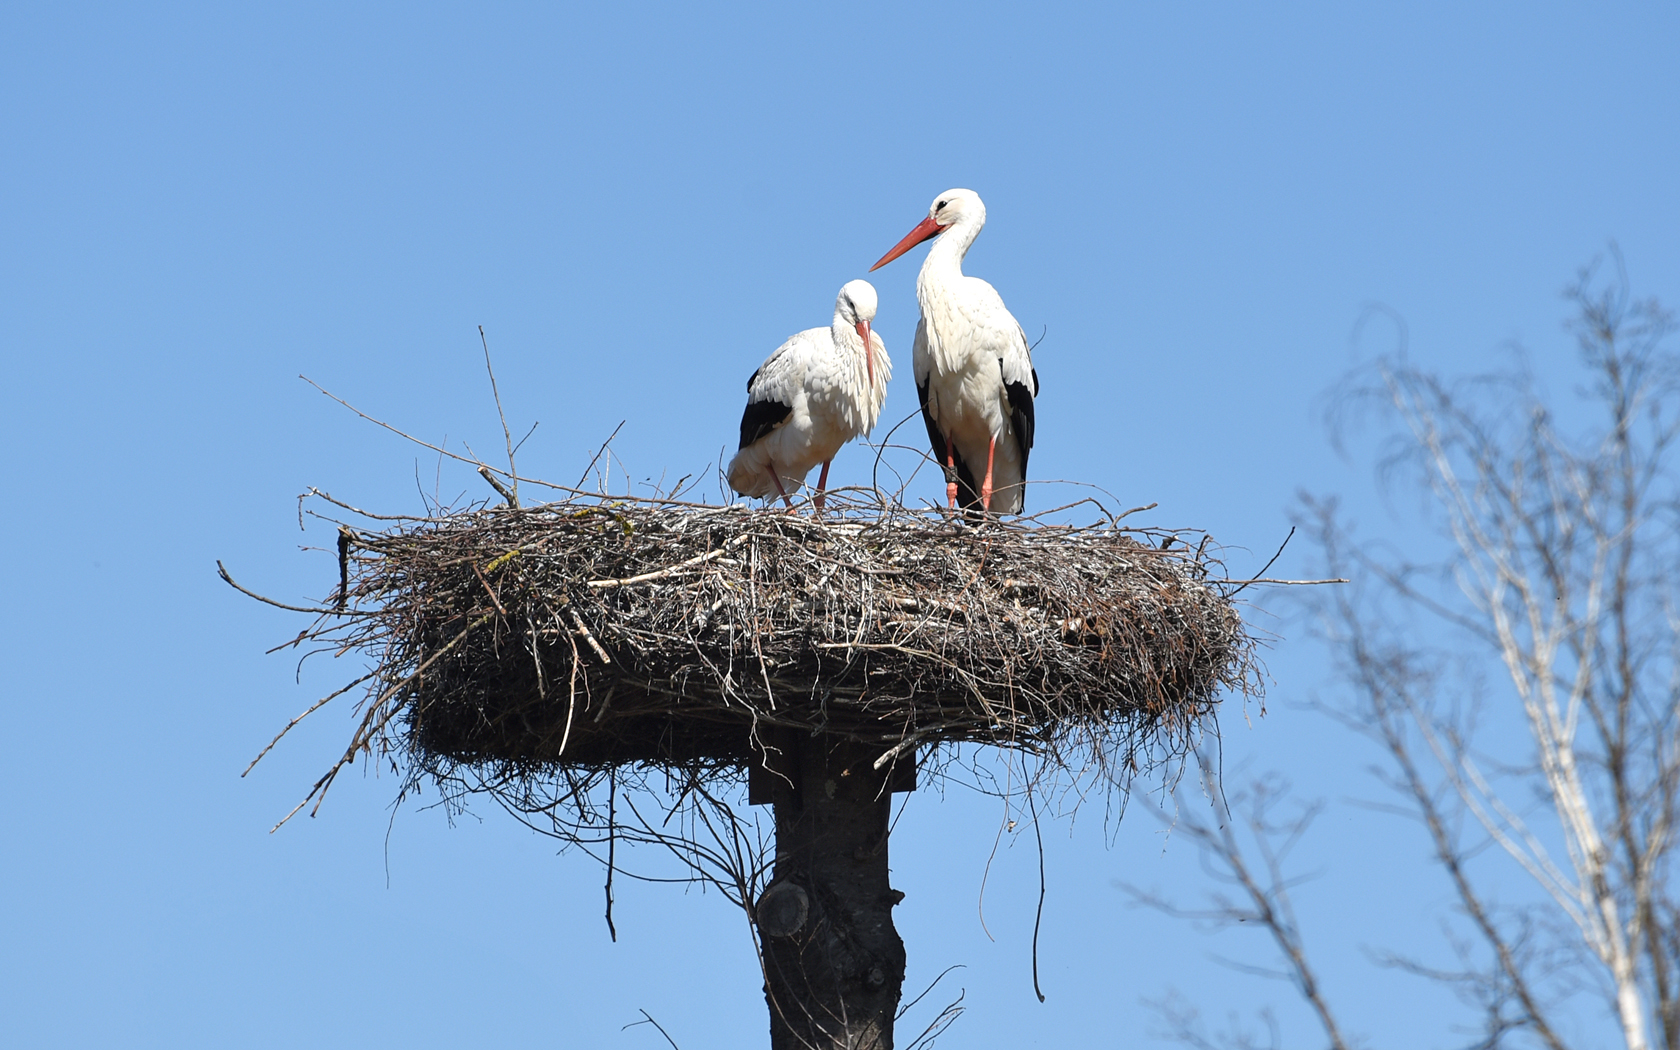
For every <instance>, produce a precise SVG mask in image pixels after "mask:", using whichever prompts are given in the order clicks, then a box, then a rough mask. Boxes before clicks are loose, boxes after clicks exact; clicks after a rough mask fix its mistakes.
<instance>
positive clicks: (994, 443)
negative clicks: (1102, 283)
mask: <svg viewBox="0 0 1680 1050" xmlns="http://www.w3.org/2000/svg"><path fill="white" fill-rule="evenodd" d="M985 225H986V206H985V205H984V204H982V203H980V195H979V194H977V193H975V192H974V191H973V190H946V191H945V192H944V193H941V194H940V195H939V196H938V197H936V198H934V201H933V206H932V207H930V208H929V209H928V217H927V218H925V219H923V220H922V221H921V223H920V224H918V225H917V226H916V228H915V229H913V230H911V231H910V233H909V234H908V235H907V236H906V237H905V238H904V239H903V240H902V241H899V242H898V244H897V245H895V246H894V247H893V250H892V251H890V252H888V253H887V254H886V255H883V256H882V257H881V261H880V262H878V263H876V264H875V265H874V266H871V267H870V270H871V271H874V270H879V269H880V268H881V267H883V266H885V265H886V264H888V263H890V262H892V261H893V260H894V259H896V258H898V257H899V256H900V255H903V254H904V253H905V252H907V251H909V250H910V249H911V248H914V247H915V246H916V245H918V244H920V243H921V242H923V241H925V240H927V239H928V238H930V237H938V238H939V240H938V241H936V242H934V245H933V248H932V249H930V250H929V251H928V255H927V260H926V261H925V262H923V263H922V272H921V273H920V274H919V275H918V276H917V277H916V299H917V301H918V302H919V303H920V304H921V308H922V319H921V321H920V322H919V323H918V324H917V325H916V348H915V376H916V394H917V396H919V397H920V398H921V401H922V418H923V420H924V421H925V422H926V423H927V430H928V441H929V442H930V443H931V444H932V445H933V454H934V456H935V457H936V458H939V457H943V458H942V464H943V466H944V468H945V496H946V499H947V500H948V501H949V502H950V505H951V506H952V507H955V506H956V505H957V501H958V498H959V494H960V497H961V500H962V505H963V506H964V507H980V508H982V509H984V510H986V511H993V510H995V511H997V512H998V513H1000V514H1019V513H1020V512H1021V505H1022V503H1023V500H1024V497H1025V495H1026V480H1027V455H1028V453H1030V452H1031V451H1032V445H1033V398H1034V397H1037V396H1038V372H1037V371H1036V370H1034V368H1033V364H1032V354H1031V352H1030V351H1029V349H1028V347H1027V337H1026V334H1025V333H1024V332H1022V331H1021V326H1020V325H1019V324H1018V323H1016V321H1015V318H1014V317H1013V316H1012V315H1011V314H1010V312H1009V311H1008V309H1006V308H1005V307H1004V305H1003V300H1002V299H1001V298H1000V297H999V296H998V293H997V289H995V288H993V287H992V286H991V285H989V284H987V283H986V282H985V281H982V280H981V279H980V278H978V277H966V276H964V275H963V272H962V260H963V256H964V255H966V254H968V247H969V245H971V244H973V243H974V238H976V237H978V236H980V229H981V227H983V226H985ZM982 461H984V462H985V464H986V472H985V478H984V480H983V481H981V483H980V486H979V490H978V491H976V489H975V485H974V474H975V468H976V467H978V466H979V465H980V463H981V462H982Z"/></svg>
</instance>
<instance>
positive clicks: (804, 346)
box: [729, 281, 892, 512]
mask: <svg viewBox="0 0 1680 1050" xmlns="http://www.w3.org/2000/svg"><path fill="white" fill-rule="evenodd" d="M875 305H876V299H875V287H874V285H871V284H870V283H869V282H868V281H850V282H848V283H847V284H846V286H845V287H844V288H841V289H840V297H839V298H838V299H836V300H835V302H834V323H833V324H831V325H830V326H829V327H827V328H810V329H806V330H805V331H803V332H800V333H799V334H797V335H795V336H793V337H792V338H791V339H789V340H788V341H787V342H785V343H783V344H782V345H781V346H779V347H777V348H776V352H775V353H773V354H771V355H770V356H769V357H768V358H766V359H765V361H764V364H762V365H760V366H759V368H758V371H756V372H754V373H753V374H752V378H751V379H748V380H747V410H746V412H744V413H743V414H742V415H741V448H740V451H738V452H736V453H735V458H734V459H732V460H730V461H729V487H730V488H732V489H734V490H735V491H736V492H738V493H740V494H741V495H743V496H762V497H766V498H769V497H773V496H780V497H781V498H782V501H783V502H785V503H786V504H787V505H788V508H789V509H790V510H791V509H792V508H793V499H792V498H791V497H790V496H789V495H788V493H789V492H791V491H794V490H796V489H798V488H799V486H801V485H803V484H804V483H805V475H806V474H808V473H810V470H811V468H812V467H814V466H816V465H817V464H818V463H821V464H822V474H821V475H819V476H818V478H817V494H816V498H815V499H814V500H812V504H813V506H815V507H816V509H817V510H818V511H819V512H820V511H821V510H822V505H823V491H824V489H825V488H826V487H827V485H828V466H829V464H830V463H831V462H833V460H834V454H835V453H836V452H838V451H840V446H841V445H844V444H845V443H846V442H848V441H850V440H852V439H853V438H855V437H857V436H858V435H859V434H868V433H869V431H870V430H871V429H873V428H874V426H875V420H876V419H877V418H879V416H880V414H881V402H882V401H884V400H886V396H887V380H889V379H891V378H892V362H891V361H890V360H889V359H888V358H887V348H886V346H885V344H883V343H882V342H881V337H880V336H878V335H876V334H875V333H874V332H873V331H871V330H870V322H872V321H873V320H874V319H875Z"/></svg>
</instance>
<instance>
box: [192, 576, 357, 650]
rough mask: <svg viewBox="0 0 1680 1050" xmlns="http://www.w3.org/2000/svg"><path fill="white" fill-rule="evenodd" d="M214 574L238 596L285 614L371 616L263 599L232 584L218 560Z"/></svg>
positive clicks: (230, 578)
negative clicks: (237, 593) (272, 607)
mask: <svg viewBox="0 0 1680 1050" xmlns="http://www.w3.org/2000/svg"><path fill="white" fill-rule="evenodd" d="M216 572H217V573H218V574H219V575H220V576H221V577H222V579H223V580H225V581H226V582H227V585H228V586H229V587H232V588H233V589H234V590H236V591H238V592H239V593H240V594H243V595H245V596H246V597H247V598H255V599H256V600H257V601H259V602H262V603H263V604H264V605H272V606H274V607H275V608H276V609H285V610H286V611H287V612H300V613H313V614H315V615H317V616H369V615H372V614H371V613H365V612H340V611H339V610H337V609H325V608H319V607H317V608H308V607H306V606H302V605H287V604H286V603H285V602H277V601H275V600H274V599H273V598H264V597H263V596H262V595H260V594H258V593H257V592H256V591H252V590H247V589H246V588H244V587H241V586H239V584H237V583H235V582H233V577H232V576H229V575H228V571H227V567H226V566H224V565H223V564H222V562H221V559H219V558H218V559H217V560H216ZM287 644H290V643H287ZM282 648H284V647H282Z"/></svg>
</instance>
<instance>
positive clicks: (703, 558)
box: [584, 533, 750, 588]
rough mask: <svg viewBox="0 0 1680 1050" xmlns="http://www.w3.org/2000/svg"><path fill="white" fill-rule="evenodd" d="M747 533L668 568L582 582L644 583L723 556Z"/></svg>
mask: <svg viewBox="0 0 1680 1050" xmlns="http://www.w3.org/2000/svg"><path fill="white" fill-rule="evenodd" d="M749 535H750V533H743V534H741V535H740V536H737V537H735V538H734V539H732V540H730V541H729V542H728V543H725V544H724V545H723V546H721V547H719V548H717V549H716V550H710V551H707V552H706V553H705V554H702V555H700V556H699V557H698V558H690V559H688V560H687V561H685V562H682V563H680V564H677V565H672V566H670V567H669V568H664V569H658V570H655V571H654V572H644V573H642V574H641V575H640V576H630V577H626V578H625V579H622V580H590V581H589V582H588V583H586V584H584V586H585V587H595V588H601V587H628V586H630V585H631V584H632V583H646V582H648V581H649V580H657V579H660V578H661V577H665V576H670V575H673V574H674V573H678V572H681V571H682V570H684V569H687V568H692V567H693V566H695V565H699V564H700V563H701V562H708V561H711V560H712V559H713V558H721V557H723V555H724V554H725V553H727V552H728V551H729V549H730V548H732V547H737V546H740V544H741V542H742V541H743V540H745V539H746V538H747V537H748V536H749Z"/></svg>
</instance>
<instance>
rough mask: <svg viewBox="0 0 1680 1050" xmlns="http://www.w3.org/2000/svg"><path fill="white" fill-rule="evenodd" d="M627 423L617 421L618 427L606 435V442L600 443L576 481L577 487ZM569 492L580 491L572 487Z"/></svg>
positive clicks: (625, 421) (585, 479)
mask: <svg viewBox="0 0 1680 1050" xmlns="http://www.w3.org/2000/svg"><path fill="white" fill-rule="evenodd" d="M627 422H629V421H628V420H624V419H621V420H619V421H618V426H616V427H613V432H612V433H611V434H608V435H607V440H605V441H603V442H601V447H600V448H598V449H596V450H595V455H594V456H593V457H592V458H591V459H590V460H589V466H587V467H584V468H583V476H582V477H580V478H578V479H577V483H578V485H582V484H583V483H584V482H586V481H588V480H589V472H590V471H592V470H594V469H595V464H596V463H597V462H598V461H599V460H600V458H601V454H602V453H604V452H606V451H607V447H608V446H609V445H611V444H612V442H613V438H615V437H617V436H618V432H619V431H620V430H623V429H624V424H625V423H627ZM571 491H573V492H581V491H582V489H580V488H578V487H577V486H573V487H572V490H571Z"/></svg>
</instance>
